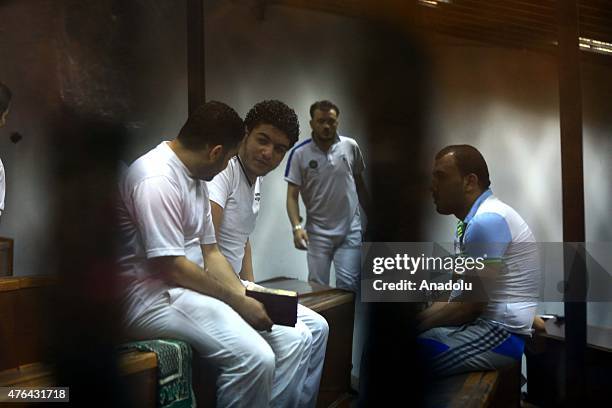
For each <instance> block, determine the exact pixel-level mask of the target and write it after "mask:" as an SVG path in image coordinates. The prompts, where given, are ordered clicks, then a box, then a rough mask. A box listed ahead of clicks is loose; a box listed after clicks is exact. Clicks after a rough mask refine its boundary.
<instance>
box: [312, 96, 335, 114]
mask: <svg viewBox="0 0 612 408" xmlns="http://www.w3.org/2000/svg"><path fill="white" fill-rule="evenodd" d="M317 109H318V110H320V111H323V112H327V111H330V110H332V109H333V110H335V111H336V116H340V109H338V107H337V106H336V105H335V104H334V103H333V102H330V101H328V100H322V101H317V102H315V103H313V104H312V105H310V117H311V118H314V113H315V111H316V110H317Z"/></svg>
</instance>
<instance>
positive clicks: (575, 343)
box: [557, 0, 586, 406]
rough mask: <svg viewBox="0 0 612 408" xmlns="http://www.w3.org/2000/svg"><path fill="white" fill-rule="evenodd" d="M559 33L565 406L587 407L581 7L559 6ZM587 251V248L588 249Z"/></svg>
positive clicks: (567, 0)
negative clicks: (573, 246) (579, 36)
mask: <svg viewBox="0 0 612 408" xmlns="http://www.w3.org/2000/svg"><path fill="white" fill-rule="evenodd" d="M557 24H558V30H559V48H558V50H559V119H560V129H561V180H562V186H561V188H562V201H563V241H564V242H566V244H565V249H564V258H565V268H564V275H565V281H566V292H565V302H564V306H565V346H566V354H565V390H566V393H565V395H566V400H565V403H564V405H565V406H579V405H581V404H584V403H585V402H586V401H585V397H586V392H585V389H586V379H585V373H586V369H585V351H586V303H585V301H584V293H585V292H586V276H585V259H584V251H583V250H580V249H579V248H580V246H578V247H577V248H570V247H569V245H568V244H567V242H584V241H585V227H584V176H583V164H582V92H581V87H580V85H581V84H580V55H579V54H580V51H579V48H578V6H577V4H576V1H575V0H559V1H557ZM582 248H584V246H582Z"/></svg>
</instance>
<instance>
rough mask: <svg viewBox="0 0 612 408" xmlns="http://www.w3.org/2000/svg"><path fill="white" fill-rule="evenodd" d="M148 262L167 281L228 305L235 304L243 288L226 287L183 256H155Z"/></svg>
mask: <svg viewBox="0 0 612 408" xmlns="http://www.w3.org/2000/svg"><path fill="white" fill-rule="evenodd" d="M150 263H151V264H152V265H153V268H154V269H156V270H158V271H159V272H160V273H161V275H162V276H163V277H164V279H165V280H166V281H168V283H170V284H172V285H176V286H180V287H184V288H187V289H191V290H193V291H196V292H199V293H202V294H205V295H208V296H212V297H214V298H217V299H219V300H221V301H223V302H225V303H227V304H228V305H230V306H234V305H236V304H237V303H238V302H239V301H240V298H241V297H242V296H244V288H243V287H241V288H240V289H238V288H236V287H227V286H226V285H223V283H222V282H220V281H219V280H218V279H215V277H214V276H213V275H212V274H210V273H208V272H206V271H204V270H203V269H202V268H200V267H199V266H198V265H196V264H195V263H193V262H191V261H190V260H188V259H187V258H186V257H184V256H176V257H163V258H156V259H154V260H152V261H150ZM241 286H242V285H241Z"/></svg>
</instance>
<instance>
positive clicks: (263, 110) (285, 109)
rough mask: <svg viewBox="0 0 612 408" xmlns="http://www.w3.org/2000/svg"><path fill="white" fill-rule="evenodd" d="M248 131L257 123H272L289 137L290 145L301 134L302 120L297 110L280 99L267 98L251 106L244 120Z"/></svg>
mask: <svg viewBox="0 0 612 408" xmlns="http://www.w3.org/2000/svg"><path fill="white" fill-rule="evenodd" d="M244 123H245V125H246V128H247V131H248V132H249V133H251V131H252V130H253V129H255V127H256V126H257V125H261V124H266V125H272V126H274V127H275V128H277V129H278V130H280V131H282V132H283V133H285V134H286V135H287V137H288V138H289V144H290V147H291V146H293V145H294V144H295V142H297V140H298V137H299V136H300V122H299V121H298V117H297V115H296V114H295V111H294V110H293V109H291V108H290V107H289V106H287V105H285V104H284V103H283V102H281V101H278V100H275V99H273V100H266V101H262V102H259V103H257V104H256V105H255V106H253V107H252V108H251V110H250V111H249V113H247V115H246V119H245V120H244Z"/></svg>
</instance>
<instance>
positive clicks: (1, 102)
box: [0, 82, 12, 216]
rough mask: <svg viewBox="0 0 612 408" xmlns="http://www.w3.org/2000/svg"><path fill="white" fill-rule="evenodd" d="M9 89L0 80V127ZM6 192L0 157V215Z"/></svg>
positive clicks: (8, 97) (7, 109)
mask: <svg viewBox="0 0 612 408" xmlns="http://www.w3.org/2000/svg"><path fill="white" fill-rule="evenodd" d="M11 97H12V94H11V90H10V89H9V88H8V87H7V86H6V85H4V84H3V83H2V82H0V128H2V127H4V125H6V118H7V116H8V112H9V106H10V104H11ZM5 194H6V177H5V175H4V165H3V164H2V159H1V158H0V216H2V211H4V197H5Z"/></svg>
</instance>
